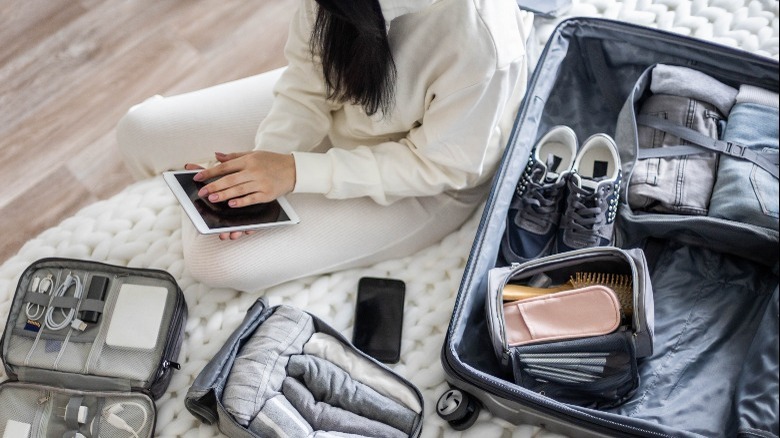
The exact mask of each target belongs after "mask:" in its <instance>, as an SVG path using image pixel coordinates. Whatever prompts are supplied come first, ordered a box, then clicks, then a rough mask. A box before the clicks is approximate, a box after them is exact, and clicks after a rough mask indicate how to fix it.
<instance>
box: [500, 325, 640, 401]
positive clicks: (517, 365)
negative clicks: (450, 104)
mask: <svg viewBox="0 0 780 438" xmlns="http://www.w3.org/2000/svg"><path fill="white" fill-rule="evenodd" d="M511 357H512V368H513V372H514V377H515V382H516V383H517V384H519V385H521V386H523V387H525V388H527V389H529V390H532V391H534V392H538V393H540V394H543V395H546V396H548V397H551V398H554V399H556V400H558V401H561V402H564V403H571V404H576V405H580V406H587V407H594V408H605V407H610V406H615V405H618V404H621V403H623V402H624V401H626V400H627V399H628V398H629V397H630V396H631V395H632V394H633V393H634V392H635V391H636V388H637V386H638V385H639V375H638V371H637V365H636V355H635V353H634V348H633V344H632V342H631V339H630V334H628V333H627V332H617V333H612V334H609V335H605V336H594V337H589V338H582V339H577V340H572V341H560V342H550V343H547V344H536V345H530V346H523V347H513V348H511Z"/></svg>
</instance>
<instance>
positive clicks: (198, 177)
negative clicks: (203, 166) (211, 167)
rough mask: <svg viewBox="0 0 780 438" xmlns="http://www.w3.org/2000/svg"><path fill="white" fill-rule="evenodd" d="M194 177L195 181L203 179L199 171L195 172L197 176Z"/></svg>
mask: <svg viewBox="0 0 780 438" xmlns="http://www.w3.org/2000/svg"><path fill="white" fill-rule="evenodd" d="M192 179H194V180H195V181H201V180H203V175H202V174H201V173H200V172H198V173H196V174H195V176H193V177H192Z"/></svg>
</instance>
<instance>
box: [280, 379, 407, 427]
mask: <svg viewBox="0 0 780 438" xmlns="http://www.w3.org/2000/svg"><path fill="white" fill-rule="evenodd" d="M282 393H283V394H284V396H285V397H286V398H287V400H288V401H289V402H290V404H291V405H292V406H294V407H295V409H296V410H297V411H298V412H299V413H300V414H301V416H302V417H303V418H305V419H306V421H307V422H308V423H309V424H310V425H311V427H312V428H313V429H314V430H322V431H334V432H344V433H350V434H357V435H365V436H372V437H385V438H408V437H409V434H406V433H404V432H402V431H400V430H398V429H396V428H394V427H391V426H388V425H387V424H384V423H381V422H379V421H374V420H371V419H369V418H366V417H362V416H360V415H357V414H355V413H352V412H349V411H347V410H344V409H341V408H337V407H335V406H331V405H329V404H327V403H323V402H318V401H317V400H315V399H314V396H313V395H312V394H311V392H309V390H308V389H306V387H305V386H304V385H303V383H301V382H299V381H298V380H296V379H295V378H293V377H287V378H286V379H284V382H283V383H282Z"/></svg>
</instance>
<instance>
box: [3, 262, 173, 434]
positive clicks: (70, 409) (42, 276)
mask: <svg viewBox="0 0 780 438" xmlns="http://www.w3.org/2000/svg"><path fill="white" fill-rule="evenodd" d="M186 319H187V305H186V302H185V299H184V294H183V293H182V291H181V289H180V288H179V286H178V284H177V283H176V281H175V279H174V278H173V277H172V276H171V275H170V274H169V273H167V272H165V271H161V270H153V269H139V268H128V267H122V266H114V265H109V264H105V263H98V262H92V261H86V260H77V259H67V258H46V259H41V260H38V261H36V262H34V263H32V264H31V265H30V266H29V267H28V268H27V269H26V270H25V271H24V272H23V273H22V275H21V277H20V279H19V282H18V285H17V288H16V292H15V294H14V298H13V301H12V303H11V308H10V312H9V314H8V321H7V323H6V326H5V330H4V332H3V335H2V345H1V346H0V349H1V351H2V360H3V364H4V366H5V372H6V374H7V375H8V377H9V379H8V380H6V381H5V382H2V383H0V406H3V409H0V436H3V437H9V438H10V437H13V438H18V437H22V438H24V437H44V436H57V437H60V436H62V437H77V438H78V437H97V436H103V437H108V436H117V437H119V436H132V437H151V436H153V435H154V430H155V420H156V415H157V410H156V405H155V400H156V399H158V398H160V397H161V396H162V395H163V394H164V392H165V390H166V388H167V387H168V385H169V383H170V381H171V378H172V376H173V370H174V369H178V368H179V365H178V364H177V363H176V361H177V358H178V355H179V350H180V348H181V344H182V341H183V339H184V327H185V322H186Z"/></svg>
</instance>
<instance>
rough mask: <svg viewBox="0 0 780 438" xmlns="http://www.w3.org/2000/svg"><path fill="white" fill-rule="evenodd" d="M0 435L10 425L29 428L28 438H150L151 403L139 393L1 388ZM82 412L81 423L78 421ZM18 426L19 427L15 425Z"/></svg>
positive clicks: (29, 386) (27, 386) (24, 386)
mask: <svg viewBox="0 0 780 438" xmlns="http://www.w3.org/2000/svg"><path fill="white" fill-rule="evenodd" d="M0 406H2V409H0V435H2V434H4V433H5V428H6V427H7V425H8V424H9V421H11V420H13V421H15V422H17V423H20V425H22V427H24V425H29V426H30V429H29V434H28V436H30V437H39V436H40V437H42V436H57V437H59V436H72V434H73V433H75V432H78V433H81V434H82V435H84V436H88V437H102V438H127V437H128V436H132V437H151V436H152V429H153V427H154V424H155V408H154V404H153V402H152V400H151V399H150V398H149V397H147V396H145V395H142V394H139V393H121V394H117V393H106V392H83V391H72V390H66V389H61V388H54V387H48V386H39V385H32V384H24V383H6V384H4V385H3V386H2V387H0ZM79 411H82V415H83V417H82V419H83V421H78V418H79V415H78V412H79ZM17 426H18V425H17Z"/></svg>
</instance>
